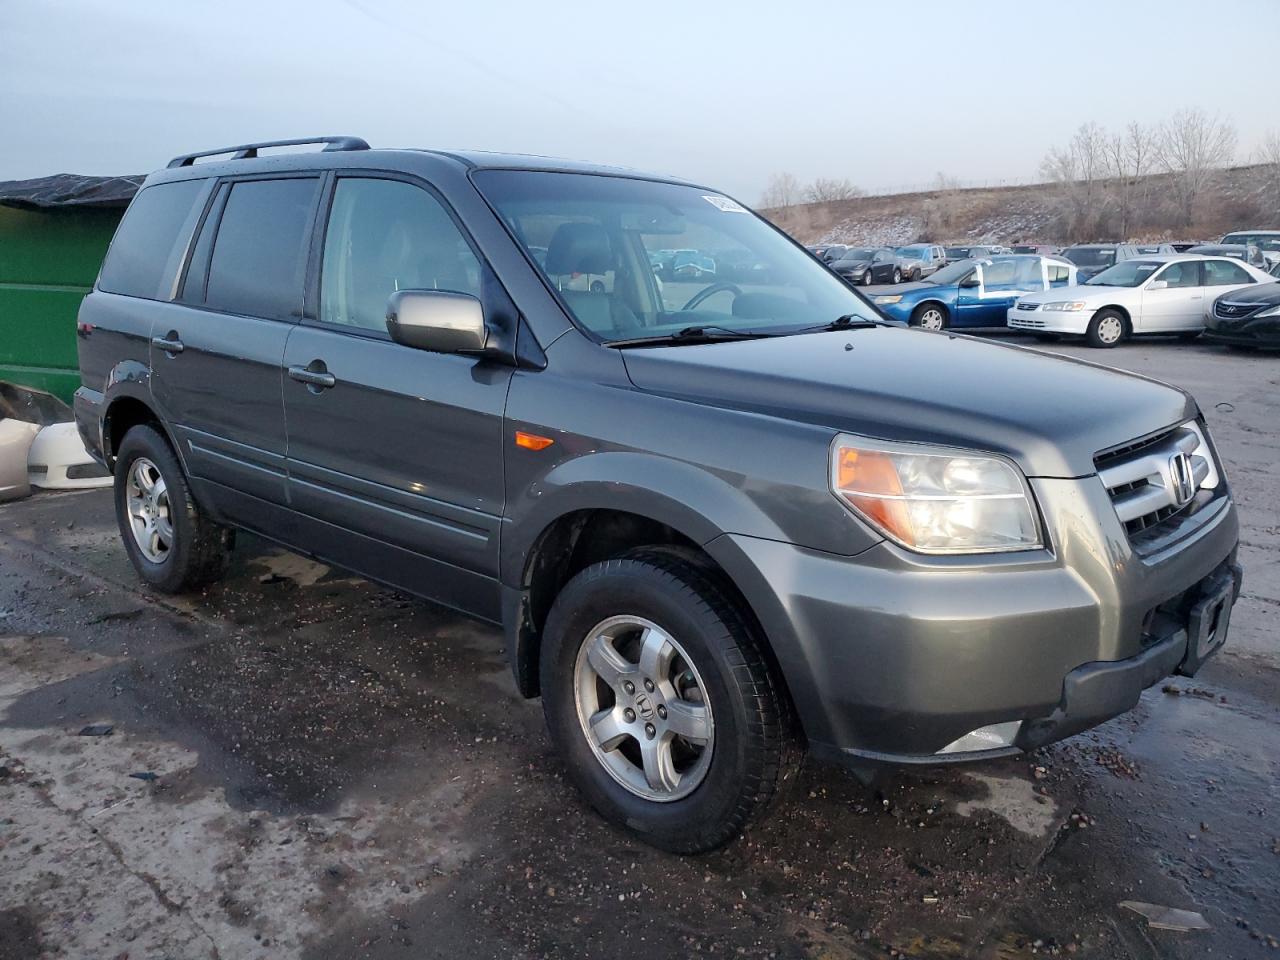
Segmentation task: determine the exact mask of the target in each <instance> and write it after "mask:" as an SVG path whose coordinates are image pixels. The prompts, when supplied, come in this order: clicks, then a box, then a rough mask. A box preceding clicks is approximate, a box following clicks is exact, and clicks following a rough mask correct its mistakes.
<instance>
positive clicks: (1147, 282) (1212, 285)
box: [871, 245, 1280, 347]
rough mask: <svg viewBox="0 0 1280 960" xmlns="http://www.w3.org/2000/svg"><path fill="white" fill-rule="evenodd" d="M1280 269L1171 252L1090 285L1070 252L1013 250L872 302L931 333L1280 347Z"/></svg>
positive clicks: (1103, 273)
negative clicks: (978, 330)
mask: <svg viewBox="0 0 1280 960" xmlns="http://www.w3.org/2000/svg"><path fill="white" fill-rule="evenodd" d="M1095 246H1096V245H1095ZM1124 246H1128V245H1112V248H1110V252H1111V253H1115V254H1119V253H1120V252H1121V247H1124ZM1126 252H1127V251H1126ZM1275 271H1276V274H1274V275H1273V274H1270V273H1268V272H1266V271H1264V270H1262V269H1260V268H1258V267H1256V266H1254V265H1252V264H1250V263H1247V262H1244V261H1242V260H1240V259H1239V258H1236V257H1233V256H1231V255H1230V254H1227V253H1222V254H1216V255H1204V254H1198V253H1184V254H1179V253H1168V252H1165V253H1159V254H1152V255H1141V254H1139V255H1133V256H1125V257H1123V258H1121V259H1119V260H1118V261H1117V262H1115V263H1113V264H1112V265H1111V266H1109V267H1106V268H1105V269H1102V270H1100V271H1098V272H1096V273H1094V274H1092V276H1090V277H1089V278H1088V279H1086V280H1085V281H1084V282H1083V283H1081V282H1080V280H1081V277H1082V276H1083V274H1084V270H1083V268H1082V267H1081V266H1079V265H1078V264H1077V263H1075V262H1073V261H1072V260H1069V259H1067V258H1066V257H1065V256H1064V257H1045V256H1037V255H1029V254H1012V255H1006V256H996V257H984V258H974V259H969V260H962V261H959V262H957V263H953V264H949V265H948V266H946V267H944V268H943V269H941V270H939V271H937V272H936V273H934V274H933V275H932V276H930V277H929V278H927V279H926V280H924V281H922V282H920V283H915V284H911V285H910V286H908V287H905V288H903V289H902V290H901V291H894V292H893V293H884V294H879V295H876V296H874V297H872V298H871V299H872V303H874V304H875V306H877V307H878V308H879V309H880V310H881V311H882V312H883V313H885V314H886V315H888V316H889V317H890V318H893V319H896V320H900V321H903V322H905V323H908V324H910V325H911V326H915V327H923V328H925V329H929V330H945V329H948V328H953V327H959V328H965V327H1006V326H1007V327H1008V328H1010V329H1013V330H1021V331H1026V332H1028V333H1031V334H1034V335H1037V336H1039V337H1042V338H1045V339H1056V338H1058V337H1060V336H1064V335H1070V336H1081V337H1084V338H1085V340H1086V341H1087V342H1088V343H1089V344H1090V345H1091V346H1095V347H1113V346H1115V345H1116V344H1117V343H1120V342H1121V341H1123V340H1125V339H1126V338H1128V337H1131V336H1141V335H1144V334H1164V335H1170V334H1172V335H1176V336H1180V337H1183V338H1185V339H1195V338H1196V337H1199V336H1200V335H1201V334H1202V333H1204V334H1206V335H1207V338H1208V339H1212V340H1218V341H1221V342H1225V343H1231V344H1233V345H1236V346H1242V347H1258V346H1280V283H1276V282H1275V281H1276V276H1277V275H1280V267H1276V268H1275Z"/></svg>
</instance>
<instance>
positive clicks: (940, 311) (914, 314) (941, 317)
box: [909, 300, 951, 330]
mask: <svg viewBox="0 0 1280 960" xmlns="http://www.w3.org/2000/svg"><path fill="white" fill-rule="evenodd" d="M934 314H937V317H938V319H937V322H938V324H940V325H939V326H933V325H931V324H932V322H933V315H934ZM909 323H910V325H911V326H913V327H924V328H925V329H928V330H945V329H947V327H949V326H951V315H950V314H949V313H948V312H947V308H946V307H944V306H943V305H942V304H940V303H937V302H935V301H932V300H930V301H928V302H927V303H922V304H920V306H918V307H916V308H915V309H914V310H913V311H911V320H910V321H909Z"/></svg>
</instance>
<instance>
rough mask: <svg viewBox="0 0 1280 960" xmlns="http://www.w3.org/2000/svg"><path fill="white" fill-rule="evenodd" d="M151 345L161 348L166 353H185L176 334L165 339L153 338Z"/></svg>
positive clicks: (171, 334)
mask: <svg viewBox="0 0 1280 960" xmlns="http://www.w3.org/2000/svg"><path fill="white" fill-rule="evenodd" d="M151 345H152V346H153V347H159V348H160V349H161V350H163V351H164V352H165V353H181V352H182V351H183V346H182V341H181V340H179V339H178V335H177V334H176V333H170V334H169V335H168V336H165V337H152V338H151Z"/></svg>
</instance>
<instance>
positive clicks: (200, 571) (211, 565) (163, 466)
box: [115, 424, 235, 593]
mask: <svg viewBox="0 0 1280 960" xmlns="http://www.w3.org/2000/svg"><path fill="white" fill-rule="evenodd" d="M142 457H145V458H146V459H147V460H150V461H151V463H152V464H154V465H155V467H156V469H157V470H158V471H159V473H160V476H161V477H163V478H164V483H165V487H166V491H167V499H168V514H169V517H168V519H169V522H170V524H171V526H172V531H173V543H172V546H171V548H170V549H169V550H168V553H167V556H165V558H164V559H163V560H162V561H160V562H158V563H157V562H153V561H151V560H149V559H148V558H147V557H145V556H143V553H142V550H141V548H140V547H139V546H138V543H137V541H136V540H135V538H134V534H133V530H132V529H131V526H130V519H129V508H128V505H127V498H128V477H129V471H130V469H131V468H132V466H133V464H134V462H135V461H137V460H138V459H139V458H142ZM115 505H116V522H117V523H118V524H119V526H120V538H121V540H123V541H124V548H125V551H126V552H127V553H128V554H129V559H130V561H132V563H133V568H134V569H135V570H137V571H138V576H140V577H141V578H142V579H143V580H145V581H146V582H147V583H148V584H150V585H151V586H152V587H154V588H155V589H157V590H159V591H160V592H162V593H183V592H186V591H190V590H195V589H197V588H199V587H202V586H204V585H206V584H209V583H212V582H214V581H215V580H218V579H220V578H221V577H222V576H223V574H224V573H225V572H226V569H227V562H228V560H229V559H230V554H231V549H232V547H233V546H234V545H235V533H234V531H232V530H230V529H228V528H226V527H222V526H219V525H218V524H216V523H214V522H213V521H212V520H210V519H209V518H208V517H206V516H205V515H204V514H203V512H202V511H201V510H200V508H199V507H198V506H197V505H196V502H195V500H194V499H192V496H191V488H190V486H189V485H188V484H187V478H186V475H185V474H184V473H183V472H182V465H181V464H180V463H179V462H178V457H177V455H176V454H175V453H174V452H173V448H172V447H170V446H169V442H168V440H166V439H165V438H164V436H163V435H162V434H161V433H160V431H159V430H157V429H156V428H155V427H153V426H150V425H148V424H141V425H139V426H136V427H133V428H131V429H130V430H129V432H128V433H126V434H125V436H124V440H122V441H121V443H120V449H119V451H118V452H117V454H116V469H115Z"/></svg>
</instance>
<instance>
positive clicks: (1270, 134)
mask: <svg viewBox="0 0 1280 960" xmlns="http://www.w3.org/2000/svg"><path fill="white" fill-rule="evenodd" d="M1256 159H1257V162H1258V164H1259V165H1260V166H1261V167H1262V206H1263V208H1264V210H1265V211H1266V213H1267V214H1269V215H1275V214H1278V213H1280V130H1269V131H1267V134H1266V135H1265V136H1264V137H1263V138H1262V143H1260V144H1258V150H1257V154H1256Z"/></svg>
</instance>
